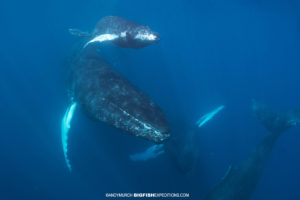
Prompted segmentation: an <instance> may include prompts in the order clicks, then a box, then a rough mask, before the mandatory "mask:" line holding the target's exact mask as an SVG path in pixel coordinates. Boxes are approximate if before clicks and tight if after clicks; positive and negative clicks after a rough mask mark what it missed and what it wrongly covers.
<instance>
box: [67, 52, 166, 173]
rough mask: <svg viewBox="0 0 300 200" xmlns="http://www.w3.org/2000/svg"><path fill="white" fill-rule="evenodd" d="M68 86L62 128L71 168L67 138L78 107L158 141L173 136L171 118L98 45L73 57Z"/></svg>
mask: <svg viewBox="0 0 300 200" xmlns="http://www.w3.org/2000/svg"><path fill="white" fill-rule="evenodd" d="M69 86H70V87H69V94H70V106H69V107H68V109H67V111H66V113H65V115H64V118H63V120H62V130H61V131H62V143H63V150H64V155H65V160H66V163H67V166H68V168H69V169H70V170H71V165H70V161H69V159H68V157H67V152H68V148H67V140H68V132H69V129H70V127H71V119H72V116H73V114H74V112H75V110H77V108H80V109H81V110H82V111H83V112H84V113H85V114H86V115H87V116H89V117H90V118H92V119H94V120H97V121H101V122H104V123H107V124H109V125H111V126H113V127H115V128H117V129H119V130H121V131H124V132H127V133H129V134H131V135H134V136H137V137H141V138H144V139H147V140H150V141H152V142H154V143H157V144H159V143H163V142H164V141H165V140H166V139H168V138H169V137H170V133H169V126H168V122H167V120H166V118H165V115H164V113H163V111H162V110H161V108H160V107H159V106H158V105H157V104H156V103H155V102H154V101H152V100H151V99H150V98H149V97H148V96H147V95H146V94H144V93H143V92H142V91H141V90H139V89H138V88H137V87H135V86H134V85H133V84H131V83H130V82H129V81H128V80H127V79H126V78H124V77H123V76H122V75H121V74H120V73H118V72H117V71H115V70H114V69H113V68H111V67H110V65H109V64H108V63H107V62H106V61H105V60H104V59H103V58H102V57H101V56H100V55H99V53H98V52H97V49H96V47H93V46H90V47H87V48H83V49H82V50H81V51H80V52H79V54H78V56H76V57H74V60H73V62H72V64H71V70H70V75H69Z"/></svg>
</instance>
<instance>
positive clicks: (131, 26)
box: [69, 16, 160, 49]
mask: <svg viewBox="0 0 300 200" xmlns="http://www.w3.org/2000/svg"><path fill="white" fill-rule="evenodd" d="M69 31H70V33H71V34H73V35H76V36H82V37H89V38H91V39H90V40H89V41H88V42H87V43H86V45H85V46H87V45H89V44H91V43H98V42H104V41H111V42H112V43H114V44H115V45H117V46H119V47H122V48H134V49H139V48H143V47H146V46H149V45H151V44H154V43H157V42H158V41H159V40H160V36H159V34H158V33H156V32H154V31H152V30H151V29H150V28H149V27H148V26H144V25H139V24H136V23H134V22H132V21H129V20H127V19H123V18H121V17H118V16H106V17H104V18H102V19H101V20H100V21H99V22H98V23H97V25H96V27H95V29H94V31H93V33H86V32H82V31H80V30H78V29H69Z"/></svg>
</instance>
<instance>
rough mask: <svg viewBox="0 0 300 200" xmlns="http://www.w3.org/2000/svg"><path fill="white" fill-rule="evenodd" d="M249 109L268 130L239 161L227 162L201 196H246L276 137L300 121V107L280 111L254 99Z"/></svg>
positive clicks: (224, 199) (241, 199)
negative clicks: (216, 180) (226, 167)
mask: <svg viewBox="0 0 300 200" xmlns="http://www.w3.org/2000/svg"><path fill="white" fill-rule="evenodd" d="M252 109H253V111H254V113H255V115H256V117H257V119H258V120H259V121H260V122H261V123H262V124H263V125H264V127H265V128H266V129H267V130H268V132H269V134H268V135H266V136H265V137H264V138H263V140H262V141H261V142H260V143H259V144H258V145H257V146H256V148H255V149H254V151H253V152H252V153H251V154H250V155H249V156H248V157H247V158H246V159H245V160H244V161H242V162H241V163H240V164H239V165H237V166H230V167H229V170H228V171H227V173H226V176H225V177H224V178H223V179H222V180H221V182H220V183H219V184H217V185H216V186H215V187H214V188H213V190H212V191H211V192H210V193H209V194H208V195H207V196H206V197H205V198H204V200H249V199H251V196H252V194H253V192H254V191H255V188H256V185H257V183H258V182H259V180H260V177H261V175H262V173H263V169H264V165H265V163H266V159H267V158H268V157H269V155H270V153H271V151H272V149H273V147H274V144H275V142H276V140H277V139H278V137H279V136H280V135H281V134H282V133H283V132H285V131H287V130H288V129H289V128H291V127H293V126H295V125H297V124H298V123H299V122H300V110H293V111H291V112H288V113H285V114H280V113H278V112H276V111H274V110H273V109H272V108H270V107H268V106H266V105H264V104H261V103H258V102H256V101H253V105H252Z"/></svg>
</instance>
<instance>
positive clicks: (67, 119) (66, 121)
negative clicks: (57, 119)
mask: <svg viewBox="0 0 300 200" xmlns="http://www.w3.org/2000/svg"><path fill="white" fill-rule="evenodd" d="M76 107H77V103H76V102H73V103H72V104H71V105H70V106H69V107H68V108H67V110H66V113H65V115H64V117H63V119H62V122H61V141H62V146H63V151H64V156H65V161H66V164H67V167H68V169H69V170H70V171H72V167H71V163H70V160H69V158H68V133H69V131H70V128H71V120H72V118H73V115H74V111H75V110H76Z"/></svg>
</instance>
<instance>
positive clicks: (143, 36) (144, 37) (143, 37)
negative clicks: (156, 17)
mask: <svg viewBox="0 0 300 200" xmlns="http://www.w3.org/2000/svg"><path fill="white" fill-rule="evenodd" d="M134 38H135V39H139V40H156V35H154V34H152V33H147V32H146V33H145V32H144V33H141V32H139V33H138V34H137V35H136V36H135V37H134Z"/></svg>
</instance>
